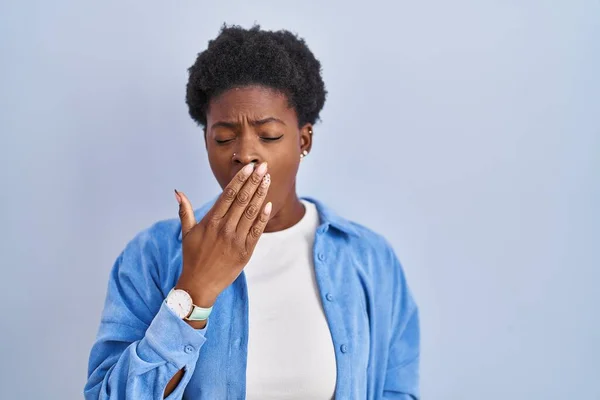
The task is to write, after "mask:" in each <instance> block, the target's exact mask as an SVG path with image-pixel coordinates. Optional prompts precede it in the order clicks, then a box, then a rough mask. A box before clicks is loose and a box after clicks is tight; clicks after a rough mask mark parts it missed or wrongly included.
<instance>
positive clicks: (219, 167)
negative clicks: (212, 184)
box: [208, 152, 229, 189]
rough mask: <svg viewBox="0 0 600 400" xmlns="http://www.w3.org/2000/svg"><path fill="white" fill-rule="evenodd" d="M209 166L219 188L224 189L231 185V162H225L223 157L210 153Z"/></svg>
mask: <svg viewBox="0 0 600 400" xmlns="http://www.w3.org/2000/svg"><path fill="white" fill-rule="evenodd" d="M208 164H209V165H210V169H211V171H212V173H213V175H214V176H215V179H216V180H217V182H218V183H219V186H221V189H223V188H224V187H225V186H227V185H228V184H229V160H224V159H223V156H222V155H220V154H218V153H213V152H209V153H208Z"/></svg>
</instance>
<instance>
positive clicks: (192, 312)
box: [165, 288, 212, 321]
mask: <svg viewBox="0 0 600 400" xmlns="http://www.w3.org/2000/svg"><path fill="white" fill-rule="evenodd" d="M165 302H166V303H167V307H169V308H170V309H171V311H173V312H174V313H175V315H177V316H178V317H179V318H181V319H185V320H188V321H204V320H207V319H208V316H209V315H210V312H211V311H212V307H210V308H202V307H198V306H197V305H194V303H193V302H192V296H190V294H189V293H188V292H186V291H185V290H183V289H175V288H173V289H171V291H170V292H169V294H168V295H167V298H166V300H165Z"/></svg>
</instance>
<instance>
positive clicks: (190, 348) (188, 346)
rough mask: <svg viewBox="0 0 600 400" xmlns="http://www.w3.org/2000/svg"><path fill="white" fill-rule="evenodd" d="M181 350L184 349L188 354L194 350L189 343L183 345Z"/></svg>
mask: <svg viewBox="0 0 600 400" xmlns="http://www.w3.org/2000/svg"><path fill="white" fill-rule="evenodd" d="M183 350H184V351H185V352H186V353H188V354H190V353H193V352H194V346H190V345H189V344H188V345H187V346H185V347H184V348H183Z"/></svg>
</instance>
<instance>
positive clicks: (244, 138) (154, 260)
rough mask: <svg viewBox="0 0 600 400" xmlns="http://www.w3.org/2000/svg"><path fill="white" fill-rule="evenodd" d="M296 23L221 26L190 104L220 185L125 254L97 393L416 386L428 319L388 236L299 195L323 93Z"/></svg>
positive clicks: (193, 81) (183, 200)
mask: <svg viewBox="0 0 600 400" xmlns="http://www.w3.org/2000/svg"><path fill="white" fill-rule="evenodd" d="M320 69H321V67H320V63H319V61H318V60H317V59H315V57H314V55H313V54H312V53H311V51H310V50H309V49H308V47H307V46H306V44H305V43H304V41H303V40H302V39H299V38H298V37H296V36H295V35H293V34H291V33H289V32H287V31H279V32H270V31H263V30H260V28H259V27H258V26H255V27H253V28H252V29H250V30H245V29H242V28H240V27H223V29H222V30H221V32H220V34H219V36H218V37H217V38H216V39H215V40H213V41H211V42H210V43H209V46H208V49H206V50H205V51H204V52H202V53H200V54H199V55H198V58H197V60H196V62H195V64H194V65H193V66H192V67H191V68H190V69H189V82H188V85H187V104H188V106H189V112H190V115H191V117H192V118H193V119H194V120H195V121H196V122H197V123H198V124H199V125H201V126H203V127H204V138H205V142H206V149H207V152H208V158H209V162H210V166H211V169H212V171H213V173H214V175H215V178H216V179H217V181H218V182H219V184H220V185H221V187H222V188H223V192H222V194H221V195H220V196H219V197H218V198H217V199H216V200H215V201H213V202H211V203H209V204H207V205H205V206H203V207H201V208H200V209H198V210H196V211H194V210H193V208H192V205H191V204H190V201H189V200H188V198H187V197H186V196H185V194H184V193H182V192H177V191H175V197H176V199H177V202H178V203H179V217H180V218H179V219H178V220H175V219H174V220H167V221H161V222H158V223H156V224H154V225H153V226H152V227H150V228H149V229H147V230H145V231H143V232H141V233H140V234H138V235H137V236H136V237H135V238H134V239H133V240H132V241H131V242H130V243H129V244H128V245H127V246H126V248H125V250H124V251H123V252H122V253H121V255H120V256H119V257H118V259H117V261H116V263H115V265H114V267H113V270H112V272H111V275H110V279H109V285H108V291H107V296H106V303H105V307H104V311H103V314H102V319H101V324H100V328H99V332H98V336H97V339H96V342H95V344H94V346H93V348H92V350H91V355H90V360H89V370H88V381H87V384H86V386H85V397H86V398H87V399H108V398H110V399H125V398H127V399H162V398H169V399H179V398H186V399H210V400H215V399H217V400H218V399H243V398H249V399H263V400H264V399H278V400H279V399H329V398H332V397H335V398H337V399H365V398H368V399H385V398H389V399H392V398H393V399H407V400H408V399H416V398H418V364H419V322H418V313H417V306H416V304H415V302H414V300H413V298H412V297H411V294H410V292H409V289H408V287H407V284H406V281H405V278H404V274H403V272H402V268H401V266H400V263H399V262H398V260H397V258H396V256H395V255H394V251H393V250H392V249H391V247H390V246H389V244H388V243H387V242H386V241H385V239H383V238H382V237H381V236H379V235H377V234H375V233H373V232H371V231H370V230H368V229H366V228H364V227H362V226H360V225H358V224H355V223H353V222H350V221H347V220H345V219H343V218H341V217H339V216H337V215H335V213H334V212H333V211H331V210H330V209H328V208H327V207H326V206H325V205H323V204H321V203H320V202H318V201H317V200H314V199H299V198H298V196H297V195H296V173H297V171H298V168H299V164H300V161H301V160H302V159H303V158H304V157H306V156H307V155H308V154H309V153H310V149H311V146H312V138H313V136H312V135H313V125H314V124H315V122H316V121H317V120H318V118H319V113H320V111H321V109H322V107H323V105H324V103H325V95H326V91H325V87H324V84H323V81H322V78H321V73H320Z"/></svg>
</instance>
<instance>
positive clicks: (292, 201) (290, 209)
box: [265, 188, 305, 232]
mask: <svg viewBox="0 0 600 400" xmlns="http://www.w3.org/2000/svg"><path fill="white" fill-rule="evenodd" d="M304 211H305V210H304V205H303V204H302V202H301V201H300V199H299V198H298V196H297V195H296V189H295V188H294V190H291V191H290V196H288V198H287V199H286V200H285V202H284V204H283V207H281V208H280V209H279V210H278V211H277V214H275V215H274V216H273V217H271V219H270V220H269V222H268V223H267V226H266V228H265V232H277V231H281V230H284V229H287V228H289V227H291V226H294V225H296V224H297V223H298V222H300V220H301V219H302V217H303V216H304Z"/></svg>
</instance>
